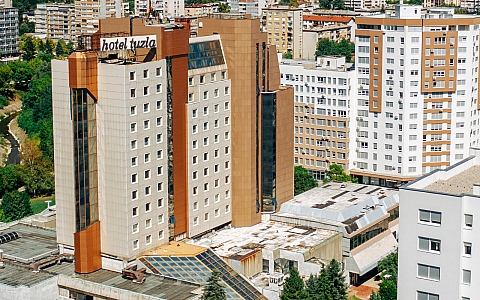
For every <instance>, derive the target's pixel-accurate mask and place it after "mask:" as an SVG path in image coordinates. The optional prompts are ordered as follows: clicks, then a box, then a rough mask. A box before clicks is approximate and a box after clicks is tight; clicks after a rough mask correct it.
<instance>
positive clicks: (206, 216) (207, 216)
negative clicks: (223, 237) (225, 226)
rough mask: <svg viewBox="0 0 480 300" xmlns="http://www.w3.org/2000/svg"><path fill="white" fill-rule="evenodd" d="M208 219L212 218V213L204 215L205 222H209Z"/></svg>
mask: <svg viewBox="0 0 480 300" xmlns="http://www.w3.org/2000/svg"><path fill="white" fill-rule="evenodd" d="M208 219H210V215H209V213H205V216H204V220H205V222H207V221H208Z"/></svg>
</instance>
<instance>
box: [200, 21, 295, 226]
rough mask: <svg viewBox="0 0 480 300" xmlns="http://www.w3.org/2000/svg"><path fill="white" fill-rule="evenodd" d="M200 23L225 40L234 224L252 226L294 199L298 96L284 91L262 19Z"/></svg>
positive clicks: (202, 29)
mask: <svg viewBox="0 0 480 300" xmlns="http://www.w3.org/2000/svg"><path fill="white" fill-rule="evenodd" d="M198 22H199V29H198V35H199V36H209V35H212V34H219V35H220V38H221V40H222V46H223V49H224V53H225V59H226V62H227V65H228V78H229V79H230V80H231V86H232V94H231V99H232V100H231V102H232V107H231V111H232V112H231V116H232V120H231V125H230V126H231V132H232V142H231V143H232V154H231V157H232V160H231V161H232V173H231V177H232V178H231V180H232V191H231V193H232V195H231V197H232V211H233V215H232V225H233V226H235V227H239V226H251V225H254V224H257V223H259V222H260V221H261V215H262V212H273V211H277V210H278V208H279V206H280V204H281V203H283V202H285V201H288V200H290V199H292V197H293V185H292V182H293V153H292V149H293V131H292V128H293V110H292V107H293V93H294V92H293V89H292V88H283V87H282V88H281V87H280V72H279V67H278V59H277V50H276V48H275V47H274V46H273V45H269V44H268V43H267V34H266V33H263V32H260V19H252V18H250V16H248V15H245V16H242V15H230V14H216V15H213V16H212V17H210V18H200V19H199V20H198ZM200 24H201V26H200Z"/></svg>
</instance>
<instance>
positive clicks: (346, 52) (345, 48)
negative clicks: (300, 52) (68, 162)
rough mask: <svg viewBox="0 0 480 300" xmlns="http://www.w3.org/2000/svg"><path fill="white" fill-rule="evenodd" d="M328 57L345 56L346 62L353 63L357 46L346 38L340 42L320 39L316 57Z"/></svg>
mask: <svg viewBox="0 0 480 300" xmlns="http://www.w3.org/2000/svg"><path fill="white" fill-rule="evenodd" d="M326 55H338V56H344V57H345V61H346V62H352V61H353V57H354V55H355V44H354V43H352V42H351V41H349V40H347V39H345V38H343V39H342V40H340V41H339V42H336V41H333V40H331V39H329V38H323V39H320V40H319V41H318V43H317V51H316V52H315V56H326Z"/></svg>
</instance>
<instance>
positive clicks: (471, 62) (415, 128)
mask: <svg viewBox="0 0 480 300" xmlns="http://www.w3.org/2000/svg"><path fill="white" fill-rule="evenodd" d="M356 23H357V30H356V33H355V34H356V43H355V47H356V51H355V53H356V54H355V55H356V58H355V63H356V66H355V67H356V71H357V86H358V92H357V97H356V98H357V99H356V101H357V103H356V106H357V107H356V110H355V111H354V113H353V114H354V116H355V117H356V119H355V120H356V121H357V122H356V126H355V127H356V128H355V131H356V135H355V136H354V137H352V141H353V139H354V141H355V147H356V150H358V151H357V152H356V156H355V157H352V159H351V160H350V166H349V169H350V173H351V174H353V175H355V176H357V177H358V178H359V179H360V182H363V183H372V184H381V185H394V184H395V182H406V181H409V180H412V179H413V178H416V177H418V176H421V175H422V174H425V173H428V172H430V171H433V170H435V169H438V168H445V167H448V166H450V165H453V164H455V163H456V162H459V161H461V160H462V159H464V158H465V157H467V156H468V149H469V148H470V147H471V146H477V145H478V143H479V114H478V108H479V102H478V84H479V82H478V79H477V77H478V66H479V60H478V56H479V52H478V45H479V40H478V36H479V24H480V18H478V17H477V16H473V15H454V14H453V9H450V8H442V9H432V10H430V12H428V13H423V12H422V7H421V6H415V5H397V6H396V8H395V14H387V15H385V14H383V15H372V16H365V17H357V19H356Z"/></svg>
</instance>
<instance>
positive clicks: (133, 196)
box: [132, 190, 138, 200]
mask: <svg viewBox="0 0 480 300" xmlns="http://www.w3.org/2000/svg"><path fill="white" fill-rule="evenodd" d="M137 198H138V191H137V190H135V191H132V200H137Z"/></svg>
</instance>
